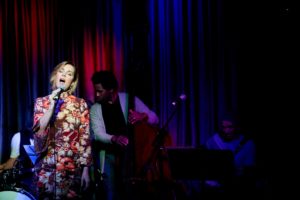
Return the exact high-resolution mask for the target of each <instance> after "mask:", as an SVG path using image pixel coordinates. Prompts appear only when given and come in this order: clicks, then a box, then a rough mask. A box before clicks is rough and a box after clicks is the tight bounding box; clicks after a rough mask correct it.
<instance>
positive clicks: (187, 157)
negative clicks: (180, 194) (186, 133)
mask: <svg viewBox="0 0 300 200" xmlns="http://www.w3.org/2000/svg"><path fill="white" fill-rule="evenodd" d="M166 150H167V154H168V159H169V164H170V169H171V173H172V177H173V178H174V179H190V180H195V179H196V180H219V179H226V178H229V177H230V176H232V175H233V172H234V165H233V154H232V152H231V151H229V150H228V151H227V150H226V151H224V150H207V149H203V148H193V147H183V148H182V147H179V148H178V147H166Z"/></svg>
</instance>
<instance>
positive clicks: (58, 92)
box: [52, 86, 65, 101]
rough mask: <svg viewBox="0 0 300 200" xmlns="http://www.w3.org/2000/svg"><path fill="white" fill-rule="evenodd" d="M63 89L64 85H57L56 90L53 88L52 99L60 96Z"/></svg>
mask: <svg viewBox="0 0 300 200" xmlns="http://www.w3.org/2000/svg"><path fill="white" fill-rule="evenodd" d="M64 91H65V87H64V86H59V87H58V88H57V89H56V90H54V91H53V92H52V94H53V98H52V99H53V100H55V101H56V100H58V99H59V97H60V95H61V93H63V92H64Z"/></svg>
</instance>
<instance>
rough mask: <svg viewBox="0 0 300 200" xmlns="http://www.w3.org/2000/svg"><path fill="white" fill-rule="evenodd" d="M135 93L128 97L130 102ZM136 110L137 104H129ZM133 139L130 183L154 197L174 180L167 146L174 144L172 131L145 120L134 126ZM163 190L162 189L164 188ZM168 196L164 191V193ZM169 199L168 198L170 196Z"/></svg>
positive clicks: (143, 192)
mask: <svg viewBox="0 0 300 200" xmlns="http://www.w3.org/2000/svg"><path fill="white" fill-rule="evenodd" d="M133 101H134V96H133V95H131V97H129V102H131V103H130V105H134V104H133ZM130 108H131V109H133V110H134V107H132V106H130ZM131 134H132V136H131V137H132V138H131V141H133V149H132V153H133V156H132V160H133V162H134V164H133V165H134V166H133V169H134V171H133V176H132V177H131V184H132V185H135V186H136V187H137V190H139V192H140V193H142V195H143V198H144V199H145V198H149V199H151V198H154V197H153V196H152V195H153V194H158V195H160V194H161V193H162V192H163V193H166V190H165V189H164V188H165V186H166V187H169V186H168V184H169V183H170V181H171V172H170V167H169V162H168V159H167V154H166V151H165V147H167V146H171V145H172V138H171V136H170V134H169V133H168V132H167V131H166V130H164V129H159V128H158V127H155V126H152V125H149V124H148V123H146V122H138V123H136V124H134V125H132V126H131ZM161 190H163V191H161ZM164 196H165V194H164ZM167 199H168V198H167Z"/></svg>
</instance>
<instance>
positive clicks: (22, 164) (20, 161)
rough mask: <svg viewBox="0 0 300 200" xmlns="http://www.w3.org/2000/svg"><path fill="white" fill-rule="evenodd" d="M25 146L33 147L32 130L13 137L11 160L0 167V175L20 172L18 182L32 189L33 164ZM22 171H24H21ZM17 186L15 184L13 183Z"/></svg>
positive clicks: (22, 131) (24, 130)
mask: <svg viewBox="0 0 300 200" xmlns="http://www.w3.org/2000/svg"><path fill="white" fill-rule="evenodd" d="M23 145H33V134H32V131H31V129H23V130H21V131H20V132H17V133H15V134H14V135H13V137H12V139H11V150H10V158H9V159H8V160H7V161H6V162H4V163H3V164H1V165H0V174H1V173H4V171H6V170H12V169H16V170H20V173H21V174H19V175H21V176H20V177H18V178H20V179H18V180H10V181H16V182H18V183H20V184H26V185H27V186H26V187H31V175H32V167H33V163H32V162H31V160H30V159H29V157H28V155H27V153H26V152H25V149H24V147H23ZM21 170H22V171H21ZM13 184H15V183H13Z"/></svg>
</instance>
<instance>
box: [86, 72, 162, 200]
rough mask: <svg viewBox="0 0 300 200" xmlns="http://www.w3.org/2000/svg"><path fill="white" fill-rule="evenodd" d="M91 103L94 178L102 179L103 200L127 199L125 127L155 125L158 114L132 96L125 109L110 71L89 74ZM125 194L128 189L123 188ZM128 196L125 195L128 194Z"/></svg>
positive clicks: (122, 95) (123, 96)
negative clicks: (95, 171) (104, 199)
mask: <svg viewBox="0 0 300 200" xmlns="http://www.w3.org/2000/svg"><path fill="white" fill-rule="evenodd" d="M92 82H93V86H94V94H95V103H94V104H93V105H92V107H91V110H90V118H91V121H90V122H91V129H92V134H93V136H94V141H95V142H94V146H93V147H94V149H93V151H94V152H96V154H97V157H98V158H96V159H95V161H96V163H97V165H98V166H97V171H98V172H100V176H99V177H98V179H102V180H103V185H104V189H105V194H102V193H101V194H99V195H101V198H104V195H106V199H107V200H116V199H127V197H128V196H127V195H126V192H125V190H127V189H126V187H125V185H126V184H123V183H124V181H123V180H124V176H126V175H125V174H124V173H126V167H124V166H125V165H126V164H128V163H131V160H127V158H129V159H130V158H132V157H130V156H129V157H128V156H126V153H127V151H128V150H129V149H130V147H129V146H130V145H133V143H134V142H133V141H131V137H130V135H129V133H128V126H130V125H133V124H137V123H139V122H145V123H147V124H151V125H156V124H158V117H157V115H156V114H155V112H153V111H152V110H150V109H149V108H148V106H147V105H145V104H144V103H143V102H142V101H141V100H140V99H139V98H138V97H136V96H134V97H133V104H134V105H133V107H134V109H128V104H129V102H128V99H129V94H128V93H122V92H119V91H118V81H117V80H116V77H115V75H114V74H113V72H112V71H108V70H105V71H98V72H95V73H94V74H93V76H92ZM127 194H128V191H127ZM128 198H129V197H128Z"/></svg>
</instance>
